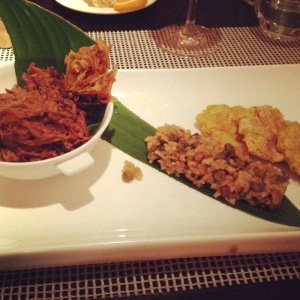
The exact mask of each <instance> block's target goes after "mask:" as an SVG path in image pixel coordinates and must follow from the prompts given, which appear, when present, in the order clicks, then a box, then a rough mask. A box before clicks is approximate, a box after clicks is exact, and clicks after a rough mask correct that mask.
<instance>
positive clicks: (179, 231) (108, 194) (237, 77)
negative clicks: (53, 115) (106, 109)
mask: <svg viewBox="0 0 300 300" xmlns="http://www.w3.org/2000/svg"><path fill="white" fill-rule="evenodd" d="M299 72H300V65H282V66H257V67H226V68H203V69H176V70H119V72H118V75H117V81H116V83H115V84H114V88H113V94H114V95H115V96H117V97H118V98H119V100H120V101H122V103H124V104H125V105H126V106H127V107H128V108H129V109H131V110H132V111H134V112H135V113H136V114H137V115H139V116H140V117H142V118H143V119H144V120H146V121H148V122H149V123H151V124H152V125H154V126H161V125H164V124H165V123H171V124H172V123H174V124H178V125H180V126H183V127H185V128H189V129H191V130H192V131H196V128H195V122H194V120H195V116H196V114H197V113H199V112H200V111H202V110H203V109H204V108H205V107H206V106H207V105H208V104H220V103H227V104H229V105H238V104H239V105H244V106H251V105H262V104H270V105H274V106H277V107H278V108H279V109H281V111H282V112H283V114H284V115H285V116H286V118H288V119H290V120H296V121H299V114H298V110H297V109H295V107H298V104H299V103H298V102H299V98H300V88H299V84H298V83H299V82H298V81H299ZM3 88H4V87H3V86H1V90H3ZM91 155H92V156H93V157H94V160H95V163H94V165H93V166H92V167H90V168H89V169H88V170H86V171H84V172H82V173H80V174H76V175H73V176H71V177H66V176H62V175H58V176H55V177H53V178H49V179H43V180H39V181H31V182H27V181H20V180H13V179H8V178H4V177H0V190H1V193H0V268H2V269H20V268H33V267H45V266H61V265H74V264H89V263H103V262H113V261H126V260H148V259H166V258H178V257H188V256H189V257H195V256H209V255H230V254H250V253H271V252H272V253H273V252H293V251H295V252H297V251H300V243H299V240H300V228H295V227H289V226H283V225H279V224H276V223H272V222H268V221H264V220H261V219H259V218H256V217H253V216H250V215H248V214H246V213H243V212H241V211H239V210H236V209H234V208H232V207H229V206H226V205H224V204H222V203H220V202H218V201H216V200H214V199H212V198H209V197H207V196H205V195H203V194H201V193H199V192H197V191H195V190H194V189H191V188H188V187H187V186H185V185H183V184H181V183H179V182H177V181H176V180H174V179H172V178H169V177H168V176H166V175H165V174H162V173H161V172H158V171H156V170H155V169H153V168H151V167H149V166H147V165H144V164H142V163H141V162H139V161H137V160H135V159H133V158H132V157H130V156H128V155H126V154H124V153H123V152H121V151H120V150H118V149H116V148H115V147H113V146H111V145H110V144H108V143H107V142H105V141H102V140H101V141H100V142H99V143H98V144H97V145H96V147H95V148H94V150H93V151H92V152H91ZM126 159H127V160H129V161H132V162H134V163H135V164H136V165H137V166H139V167H140V168H141V169H142V172H143V180H142V181H134V182H132V183H129V184H128V183H124V182H123V181H122V178H121V169H122V167H123V164H124V160H126ZM297 180H298V181H299V178H298V179H297ZM299 191H300V189H299V183H298V182H296V181H292V182H291V184H290V186H289V187H288V190H287V193H286V195H287V196H288V197H289V199H290V200H291V201H292V202H293V203H294V204H295V205H296V206H297V207H298V208H300V193H299Z"/></svg>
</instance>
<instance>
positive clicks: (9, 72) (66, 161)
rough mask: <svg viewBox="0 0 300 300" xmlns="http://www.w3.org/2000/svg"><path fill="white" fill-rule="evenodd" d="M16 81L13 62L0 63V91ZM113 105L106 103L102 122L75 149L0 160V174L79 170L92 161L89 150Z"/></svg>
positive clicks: (35, 175) (40, 174)
mask: <svg viewBox="0 0 300 300" xmlns="http://www.w3.org/2000/svg"><path fill="white" fill-rule="evenodd" d="M15 83H16V76H15V70H14V66H13V63H12V62H10V63H1V64H0V92H4V89H5V88H10V87H12V85H13V84H15ZM113 108H114V105H113V103H112V102H110V103H108V104H107V106H106V110H105V113H104V117H103V119H102V122H101V124H100V126H99V128H98V130H97V131H96V132H95V134H94V135H93V137H92V138H91V139H90V140H89V141H87V142H86V143H85V144H83V145H82V146H80V147H78V148H77V149H75V150H73V151H71V152H68V153H65V154H63V155H60V156H57V157H54V158H49V159H45V160H41V161H36V162H20V163H12V162H2V161H0V175H1V176H5V177H10V178H15V179H26V180H29V179H42V178H47V177H51V176H54V175H57V174H60V173H63V174H65V175H68V176H69V175H73V174H76V173H78V172H81V171H83V170H85V169H87V168H88V167H90V166H91V165H92V164H93V163H94V159H93V158H92V156H91V155H90V154H89V152H90V151H91V150H92V149H93V148H94V146H95V145H96V144H97V142H98V141H99V139H100V137H101V135H102V134H103V132H104V130H105V129H106V128H107V126H108V124H109V122H110V120H111V118H112V114H113Z"/></svg>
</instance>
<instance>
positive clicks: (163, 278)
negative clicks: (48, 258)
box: [0, 27, 300, 300]
mask: <svg viewBox="0 0 300 300" xmlns="http://www.w3.org/2000/svg"><path fill="white" fill-rule="evenodd" d="M218 30H219V32H220V34H221V36H222V44H221V47H220V49H219V50H218V51H217V52H216V53H214V54H212V55H211V56H208V57H203V58H183V57H176V56H172V55H169V54H167V53H165V52H163V51H162V50H160V49H159V48H158V47H157V46H156V44H155V35H156V34H157V32H155V31H117V32H89V33H88V34H89V35H90V36H91V37H92V38H94V39H97V38H102V39H104V40H105V41H106V42H107V43H110V44H112V45H113V48H112V53H111V63H112V65H115V64H117V65H118V66H119V68H120V69H158V68H167V69H173V68H204V67H230V66H253V65H273V64H274V65H275V64H276V65H278V64H299V63H300V41H297V42H286V43H281V42H278V41H273V40H270V39H268V38H267V37H266V36H265V35H264V34H263V33H262V32H261V31H260V29H259V28H256V27H248V28H247V27H245V28H219V29H218ZM13 59H14V55H13V50H12V49H11V48H1V49H0V60H1V61H11V60H13ZM291 279H300V253H275V254H274V253H273V254H256V255H233V256H217V257H195V258H181V259H169V260H156V261H137V262H119V263H111V264H96V265H84V266H66V267H57V268H41V269H30V270H15V271H2V272H0V298H1V299H3V300H14V299H104V298H114V297H129V296H140V295H155V294H164V293H172V292H181V291H193V290H197V289H205V288H215V287H222V286H235V285H236V286H238V285H242V284H250V283H261V282H277V281H284V280H291Z"/></svg>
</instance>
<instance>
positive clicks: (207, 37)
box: [156, 0, 221, 57]
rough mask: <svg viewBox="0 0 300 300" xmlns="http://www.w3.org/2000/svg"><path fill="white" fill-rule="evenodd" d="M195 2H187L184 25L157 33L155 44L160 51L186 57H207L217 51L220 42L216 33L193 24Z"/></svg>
mask: <svg viewBox="0 0 300 300" xmlns="http://www.w3.org/2000/svg"><path fill="white" fill-rule="evenodd" d="M197 1H198V0H189V7H188V13H187V18H186V21H185V24H183V25H170V26H167V27H164V28H162V29H161V30H159V31H158V33H157V35H156V43H157V45H158V46H159V47H160V48H161V49H163V50H165V51H167V52H169V53H171V54H175V55H180V56H186V57H199V56H207V55H209V54H211V53H213V52H215V51H216V50H217V49H218V47H219V44H220V41H221V38H220V35H219V34H218V32H217V31H216V30H215V29H209V28H206V27H204V26H200V25H196V23H195V18H196V6H197Z"/></svg>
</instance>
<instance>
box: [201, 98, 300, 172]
mask: <svg viewBox="0 0 300 300" xmlns="http://www.w3.org/2000/svg"><path fill="white" fill-rule="evenodd" d="M196 120H197V125H198V126H199V129H200V131H201V133H202V134H203V135H204V136H206V137H212V138H214V139H216V140H218V141H220V142H221V143H224V144H225V143H231V144H232V145H234V146H240V147H242V149H244V151H245V153H250V154H252V155H255V156H257V157H259V158H261V159H264V160H267V161H270V162H280V161H284V160H285V161H286V162H287V163H288V164H289V167H290V169H291V170H292V171H294V172H295V173H296V174H298V175H300V135H299V133H300V123H298V122H290V121H287V120H285V119H284V117H283V115H282V113H281V112H280V110H279V109H277V108H274V107H272V106H269V105H262V106H253V107H250V108H245V107H242V106H232V107H230V106H228V105H225V104H220V105H209V106H208V107H207V108H206V109H205V110H204V111H203V112H201V113H199V114H198V115H197V116H196Z"/></svg>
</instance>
